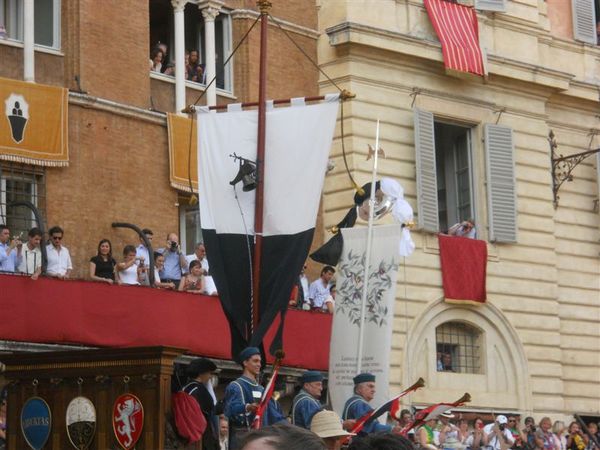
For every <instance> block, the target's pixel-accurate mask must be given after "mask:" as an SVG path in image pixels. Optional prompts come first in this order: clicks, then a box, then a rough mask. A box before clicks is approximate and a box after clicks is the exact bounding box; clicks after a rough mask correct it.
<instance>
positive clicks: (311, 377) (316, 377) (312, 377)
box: [300, 370, 323, 384]
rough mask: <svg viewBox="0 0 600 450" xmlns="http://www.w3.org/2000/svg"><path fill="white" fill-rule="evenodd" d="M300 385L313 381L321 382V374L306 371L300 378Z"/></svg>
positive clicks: (316, 371) (314, 371)
mask: <svg viewBox="0 0 600 450" xmlns="http://www.w3.org/2000/svg"><path fill="white" fill-rule="evenodd" d="M300 381H301V382H302V384H304V383H312V382H313V381H323V374H322V373H321V372H319V371H318V370H307V371H306V372H304V373H303V374H302V377H301V378H300Z"/></svg>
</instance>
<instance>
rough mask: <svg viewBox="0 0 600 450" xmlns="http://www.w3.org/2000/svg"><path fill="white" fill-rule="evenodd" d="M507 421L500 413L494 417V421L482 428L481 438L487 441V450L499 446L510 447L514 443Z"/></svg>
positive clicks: (498, 447) (498, 448)
mask: <svg viewBox="0 0 600 450" xmlns="http://www.w3.org/2000/svg"><path fill="white" fill-rule="evenodd" d="M507 423H508V419H507V418H506V416H503V415H500V416H497V417H496V421H495V422H494V423H490V424H487V425H486V426H485V427H484V428H483V439H484V442H487V445H486V446H485V448H486V449H487V450H501V448H509V447H512V445H513V444H514V443H515V439H514V438H513V435H512V433H511V432H510V430H509V429H508V426H507Z"/></svg>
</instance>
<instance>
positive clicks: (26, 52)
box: [23, 0, 35, 83]
mask: <svg viewBox="0 0 600 450" xmlns="http://www.w3.org/2000/svg"><path fill="white" fill-rule="evenodd" d="M33 11H34V9H33V0H24V1H23V22H24V23H23V79H24V80H25V81H29V82H30V83H34V82H35V50H34V45H35V32H34V30H35V29H34V23H33Z"/></svg>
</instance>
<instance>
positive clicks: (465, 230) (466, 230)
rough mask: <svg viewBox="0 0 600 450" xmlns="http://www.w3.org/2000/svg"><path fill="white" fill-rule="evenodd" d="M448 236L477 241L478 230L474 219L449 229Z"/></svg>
mask: <svg viewBox="0 0 600 450" xmlns="http://www.w3.org/2000/svg"><path fill="white" fill-rule="evenodd" d="M448 235H450V236H460V237H466V238H470V239H477V229H476V228H475V221H474V220H473V219H468V220H463V221H462V222H459V223H456V224H454V225H452V226H451V227H450V228H449V229H448Z"/></svg>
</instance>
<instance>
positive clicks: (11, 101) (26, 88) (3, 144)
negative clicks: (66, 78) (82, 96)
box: [0, 78, 69, 166]
mask: <svg viewBox="0 0 600 450" xmlns="http://www.w3.org/2000/svg"><path fill="white" fill-rule="evenodd" d="M0 100H1V102H0V107H1V108H2V112H3V113H4V114H3V115H4V117H3V118H0V159H2V160H7V161H17V162H23V163H28V164H36V165H40V166H67V165H68V164H69V145H68V134H69V127H68V115H67V111H68V100H69V91H68V90H67V89H65V88H61V87H56V86H46V85H43V84H36V83H26V82H24V81H19V80H10V79H7V78H0Z"/></svg>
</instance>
